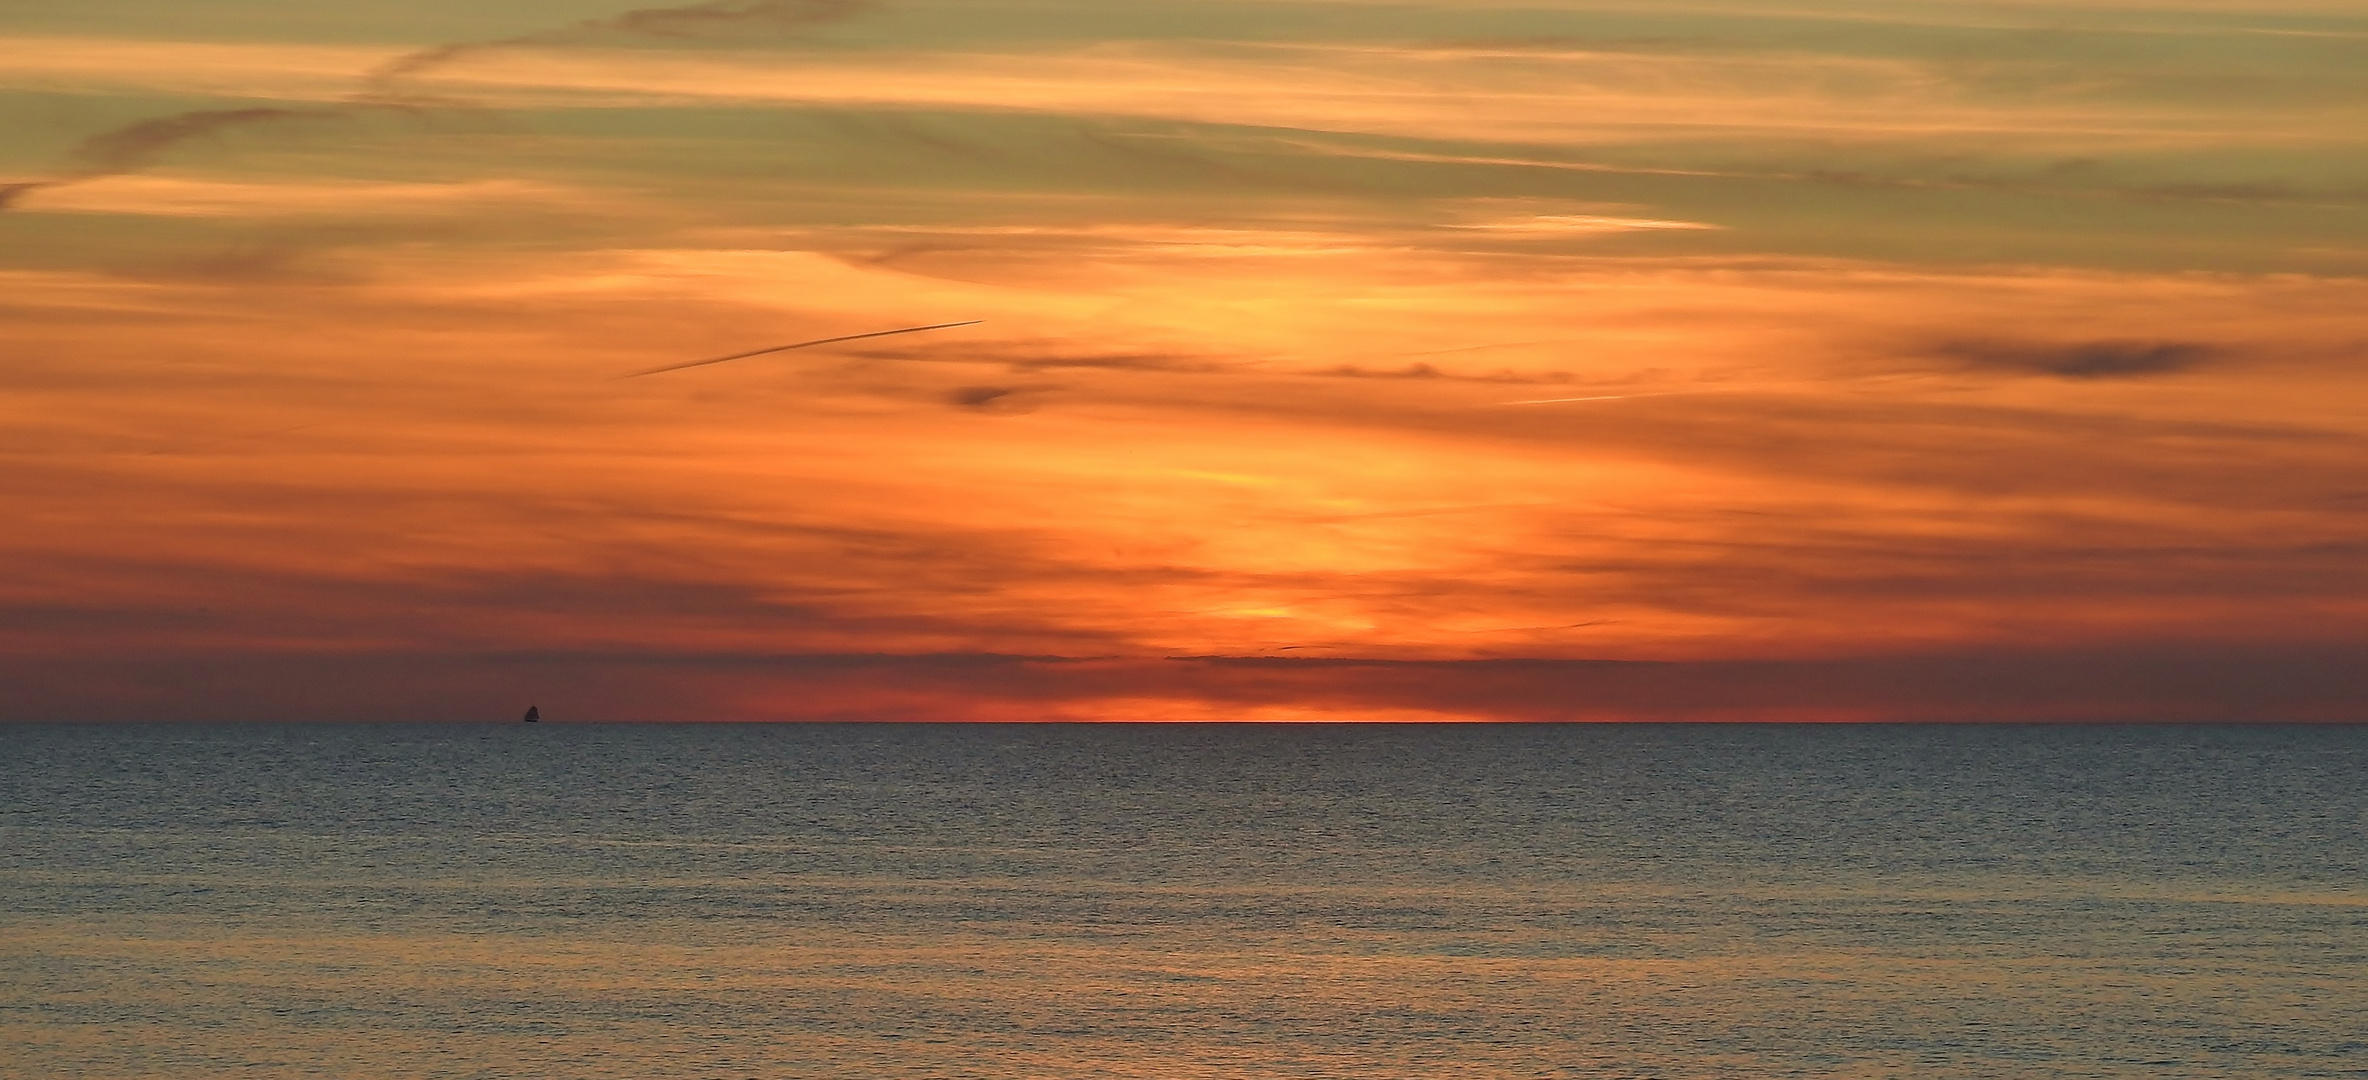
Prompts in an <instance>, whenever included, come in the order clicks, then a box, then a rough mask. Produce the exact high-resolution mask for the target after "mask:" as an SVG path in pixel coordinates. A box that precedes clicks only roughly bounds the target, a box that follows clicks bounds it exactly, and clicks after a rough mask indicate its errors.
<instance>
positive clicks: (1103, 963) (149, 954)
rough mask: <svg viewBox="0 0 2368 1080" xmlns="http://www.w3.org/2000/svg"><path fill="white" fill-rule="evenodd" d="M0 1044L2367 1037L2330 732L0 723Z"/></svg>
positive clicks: (1894, 1060)
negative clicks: (124, 724) (348, 725)
mask: <svg viewBox="0 0 2368 1080" xmlns="http://www.w3.org/2000/svg"><path fill="white" fill-rule="evenodd" d="M0 749H4V751H5V752H4V754H0V1074H4V1075H6V1076H9V1077H101V1078H104V1077H162V1076H173V1077H214V1076H238V1077H259V1078H266V1077H268V1078H276V1077H295V1076H325V1077H357V1078H359V1077H507V1078H521V1077H634V1078H661V1077H702V1078H704V1077H729V1078H743V1077H764V1078H768V1080H769V1078H774V1077H994V1078H1002V1077H1084V1076H1097V1077H1098V1076H1117V1077H1434V1076H1436V1077H1475V1078H1479V1077H1539V1076H1555V1077H1560V1076H1584V1077H1662V1078H1680V1077H1875V1076H1884V1077H1891V1076H1917V1077H2334V1076H2368V728H2335V727H2314V728H2294V727H2274V728H2255V727H2233V726H2231V727H2161V728H2153V727H1735V726H1706V727H1628V726H1455V727H1430V726H1391V727H1363V726H1329V727H1259V726H1213V727H1212V726H1172V727H1154V726H1042V727H1039V726H995V727H954V726H901V725H899V726H867V725H844V726H675V727H661V726H573V725H562V724H542V725H532V726H529V725H515V726H504V727H483V726H415V727H389V726H350V727H340V726H251V727H244V726H194V725H193V726H17V727H5V728H0Z"/></svg>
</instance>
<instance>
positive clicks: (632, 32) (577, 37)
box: [362, 0, 872, 101]
mask: <svg viewBox="0 0 2368 1080" xmlns="http://www.w3.org/2000/svg"><path fill="white" fill-rule="evenodd" d="M871 6H872V4H871V0H711V2H709V3H704V4H689V5H684V6H681V7H666V8H636V9H634V10H632V11H627V12H624V13H623V14H619V15H612V16H609V17H607V18H603V19H586V20H584V21H582V22H578V23H572V24H569V25H567V26H562V27H557V28H554V29H550V30H542V31H537V32H535V33H531V34H521V35H519V36H517V37H510V38H499V39H495V40H492V41H466V42H455V43H452V44H448V45H438V46H435V47H434V48H428V49H421V50H419V51H417V52H410V53H405V54H403V55H402V56H398V57H396V58H394V59H392V60H389V61H387V62H386V63H383V64H381V65H379V66H378V67H376V68H373V69H372V70H371V71H369V72H368V73H367V74H365V75H364V76H363V77H362V84H363V90H362V96H363V97H367V98H384V99H389V100H397V101H400V100H409V99H410V98H411V95H410V94H408V93H407V92H406V91H404V90H403V89H402V84H403V83H405V82H407V81H409V80H411V79H415V78H418V77H420V76H422V75H426V74H429V73H430V72H433V71H435V70H436V69H438V68H442V67H447V66H450V65H452V64H454V63H458V62H460V61H462V60H466V59H468V58H470V57H473V56H477V55H480V54H483V53H488V52H496V51H500V50H504V49H519V48H533V47H547V46H555V45H579V44H589V43H596V42H600V41H603V40H610V39H614V38H618V37H628V38H630V37H647V38H659V39H668V40H681V41H688V40H697V39H701V38H713V37H718V36H724V35H732V34H738V33H741V32H745V31H749V30H759V31H774V32H781V31H790V30H802V29H805V28H807V27H812V26H819V25H822V24H825V23H830V22H836V21H838V20H841V19H846V18H851V17H853V16H855V15H857V14H860V13H862V12H863V11H865V10H868V9H869V8H870V7H871Z"/></svg>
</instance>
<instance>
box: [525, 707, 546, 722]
mask: <svg viewBox="0 0 2368 1080" xmlns="http://www.w3.org/2000/svg"><path fill="white" fill-rule="evenodd" d="M542 718H543V710H541V709H538V708H535V707H534V706H532V705H529V706H527V707H526V717H525V719H524V721H523V722H524V723H529V724H532V723H535V722H537V721H539V720H541V719H542Z"/></svg>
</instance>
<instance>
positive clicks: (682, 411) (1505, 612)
mask: <svg viewBox="0 0 2368 1080" xmlns="http://www.w3.org/2000/svg"><path fill="white" fill-rule="evenodd" d="M484 7H485V6H484V5H476V6H464V5H460V4H457V3H426V4H406V5H393V4H381V3H375V2H372V3H359V4H348V5H339V6H338V7H337V9H336V10H335V11H334V12H325V11H319V10H314V9H311V8H301V7H298V6H294V5H292V4H289V3H283V2H280V0H232V2H231V3H229V4H227V5H225V4H209V5H203V6H200V5H195V4H192V3H182V2H173V3H165V2H159V0H105V2H100V3H95V4H93V5H91V6H90V7H88V8H87V9H78V10H77V11H75V12H70V13H68V12H56V13H46V14H40V15H26V14H17V15H7V16H0V58H4V59H0V117H4V118H5V121H6V123H7V125H8V128H9V130H11V131H12V132H22V133H25V134H24V136H23V137H21V138H12V139H11V140H10V141H9V143H8V145H7V146H6V147H5V150H4V151H0V153H4V155H5V156H4V159H0V168H4V169H5V174H0V183H6V182H11V181H13V182H14V183H16V184H18V185H21V186H17V187H12V188H6V189H0V190H5V191H7V193H8V194H7V195H6V199H7V209H6V211H5V212H4V213H0V278H4V279H5V282H6V285H7V289H6V291H5V293H4V294H0V305H4V308H5V312H6V316H5V318H0V416H4V417H5V423H0V455H5V458H6V466H7V468H6V471H5V473H4V474H0V475H4V478H0V499H4V500H5V506H6V508H7V510H8V513H9V517H10V519H11V520H12V521H14V522H15V526H14V527H13V528H11V529H8V530H6V531H5V532H4V533H0V555H4V556H5V557H6V559H7V560H8V563H9V565H10V567H11V572H10V573H9V574H7V575H4V576H0V668H4V669H5V670H4V671H0V677H4V678H5V679H6V681H7V682H8V683H9V684H11V685H12V687H13V689H12V690H11V691H10V693H9V694H8V695H7V698H6V700H4V701H0V715H4V716H6V717H8V718H15V719H83V718H89V719H109V718H158V719H171V718H257V719H280V718H287V719H299V718H319V719H341V718H363V719H401V718H413V719H463V718H488V719H511V718H514V716H515V714H516V713H517V712H518V711H520V710H521V709H523V707H524V705H525V704H526V703H527V702H529V701H532V702H536V703H539V704H540V705H542V707H543V708H544V710H545V712H546V714H548V715H551V716H553V717H555V718H560V719H671V720H691V719H798V718H831V719H999V720H1024V719H1110V720H1145V719H1196V720H1198V719H1317V720H1359V719H1376V720H1429V719H1519V720H1538V719H1622V718H1633V719H1755V718H1765V719H1997V720H2026V719H2031V720H2037V719H2080V718H2110V719H2146V718H2162V719H2310V720H2327V719H2360V718H2362V717H2363V714H2364V709H2363V702H2364V701H2368V676H2363V675H2360V674H2356V672H2358V671H2361V670H2364V669H2368V665H2363V664H2362V663H2361V661H2363V660H2368V656H2363V655H2362V653H2364V652H2368V649H2363V648H2362V647H2361V644H2360V643H2361V642H2362V641H2363V638H2364V633H2368V572H2364V571H2363V569H2362V568H2363V567H2368V558H2363V556H2364V555H2368V467H2364V464H2363V463H2368V452H2364V451H2368V365H2364V364H2363V363H2362V360H2363V350H2364V348H2368V315H2364V314H2363V313H2364V312H2368V276H2364V274H2368V216H2364V214H2363V209H2364V207H2368V170H2364V167H2363V164H2362V163H2363V162H2368V153H2364V152H2363V151H2364V150H2368V146H2363V143H2364V142H2368V134H2363V133H2364V132H2368V123H2363V122H2364V121H2368V15H2364V14H2362V13H2361V12H2360V11H2359V10H2358V8H2357V7H2356V5H2352V4H2338V3H2313V2H2308V0H2297V2H2276V0H2272V2H2270V3H2264V4H2253V3H2247V4H2235V3H2211V2H2202V0H2197V2H2187V3H2173V2H2149V0H2125V2H2114V3H2102V2H2100V3H2094V4H2088V5H2071V4H2016V3H1985V4H1971V3H1965V4H1952V3H1942V2H1933V0H1924V2H1904V3H1883V4H1876V3H1872V2H1861V3H1852V2H1837V3H1832V4H1824V5H1802V4H1792V3H1776V2H1740V3H1723V4H1702V5H1684V4H1679V5H1669V4H1658V3H1656V4H1646V3H1633V2H1629V3H1624V2H1612V0H1604V2H1586V0H1536V2H1522V0H1506V2H1502V3H1487V4H1480V3H1440V4H1426V5H1420V6H1416V7H1402V6H1390V5H1381V4H1360V3H1353V2H1340V0H1276V2H1265V3H1255V4H1251V3H1243V4H1227V3H1193V4H1182V3H1174V4H1170V3H1165V2H1148V3H1143V4H1132V5H1124V6H1119V5H1109V4H1086V3H1072V2H1068V0H1044V2H1038V3H1017V2H1011V3H1005V2H976V3H954V2H935V3H886V2H883V3H877V4H870V3H860V2H855V0H847V2H825V0H804V2H794V3H793V2H786V0H781V2H755V3H716V4H705V5H696V6H690V7H683V8H660V9H645V10H642V11H639V12H625V11H623V10H621V9H617V8H612V7H603V6H600V5H598V4H593V3H578V2H568V3H558V2H549V3H531V4H517V5H504V6H501V7H500V8H499V9H498V10H481V9H482V8H484ZM967 319H979V320H984V321H983V323H981V324H980V325H976V326H967V327H959V328H949V329H945V330H938V331H931V332H928V333H921V334H911V335H904V336H898V337H887V338H876V339H870V340H864V341H854V342H846V343H842V344H837V345H830V346H821V347H816V348H813V349H808V350H800V351H794V352H785V353H778V354H773V355H769V356H763V357H752V358H749V359H745V360H736V361H732V362H729V363H725V364H718V365H711V366H707V367H700V368H695V369H689V370H683V371H676V372H668V373H664V374H659V375H651V376H647V377H643V378H631V379H620V378H618V377H617V376H619V375H622V374H624V373H627V372H633V371H639V370H644V369H648V368H652V367H658V366H662V365H666V364H671V363H678V362H683V361H688V360H696V359H700V358H704V357H707V356H714V355H722V354H725V353H731V352H739V351H745V350H748V349H756V348H763V347H765V346H768V345H775V344H781V343H785V342H791V341H799V340H808V339H813V338H822V337H829V336H835V335H840V334H855V333H863V332H866V331H872V330H882V329H889V328H894V327H902V326H911V325H916V324H922V323H939V322H952V321H957V320H967ZM1226 658H1230V659H1226Z"/></svg>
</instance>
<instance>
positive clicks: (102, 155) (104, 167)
mask: <svg viewBox="0 0 2368 1080" xmlns="http://www.w3.org/2000/svg"><path fill="white" fill-rule="evenodd" d="M869 6H870V2H869V0H713V2H710V3H703V4H691V5H688V6H683V7H671V8H639V9H635V10H632V11H627V12H625V13H623V14H621V15H616V16H611V17H609V18H605V19H592V20H587V21H585V22H580V23H575V24H572V25H569V26H565V27H560V28H558V29H555V30H548V31H542V32H539V33H534V34H527V35H522V36H519V37H514V38H504V39H500V40H496V41H484V42H456V43H452V44H447V45H438V46H436V47H434V48H429V49H421V50H419V51H417V52H411V53H406V54H404V55H402V56H398V57H396V58H395V59H393V60H390V61H387V62H386V63H384V64H381V65H379V66H378V67H377V68H375V69H372V70H371V71H369V72H367V73H365V74H364V75H363V76H362V77H361V88H360V89H359V90H357V91H355V92H353V93H350V94H347V95H345V97H344V99H343V100H341V101H336V102H331V103H325V104H320V105H307V106H286V105H256V106H247V107H243V108H236V109H195V110H190V111H187V112H179V113H173V114H170V115H167V116H158V117H151V118H149V119H145V120H136V121H133V122H131V123H129V124H125V125H123V126H121V127H117V128H114V129H112V130H109V131H103V132H100V133H99V134H96V135H93V136H90V137H89V138H87V139H84V140H83V141H82V142H81V143H79V144H78V145H76V146H75V148H74V149H73V150H72V151H71V152H70V153H69V154H68V155H67V165H66V167H65V168H64V169H63V170H61V171H60V172H59V174H58V175H56V176H54V177H51V178H48V179H43V180H32V181H18V182H15V183H9V184H0V212H5V211H7V210H9V209H10V208H12V207H13V206H14V205H15V204H17V203H18V202H20V201H21V200H22V199H23V198H24V196H26V195H28V194H31V193H33V192H36V191H42V190H47V189H53V188H58V187H64V186H68V185H73V184H81V183H87V182H89V181H92V180H96V179H101V178H104V177H110V176H121V175H124V174H126V173H134V172H139V171H141V170H143V169H146V168H148V167H149V166H151V165H154V164H155V163H156V162H157V161H158V160H159V159H161V158H162V157H163V156H164V155H165V154H166V153H168V152H169V151H171V150H172V149H173V148H174V147H176V146H178V145H180V144H182V143H185V142H188V141H189V140H192V139H197V138H203V137H207V136H211V135H216V134H220V133H222V132H226V131H231V130H234V129H237V128H244V127H253V126H256V125H260V124H277V123H284V122H287V121H292V120H328V119H339V118H343V117H347V116H351V115H354V114H356V113H359V112H363V111H369V110H386V109H395V110H401V111H412V110H415V109H417V108H420V107H422V106H428V105H436V104H443V102H441V101H438V100H436V99H430V98H421V97H417V96H415V95H411V94H408V93H406V92H405V91H404V90H403V89H402V84H403V83H404V82H405V81H406V80H409V79H413V78H416V77H418V76H420V75H423V74H426V73H428V72H431V71H433V70H435V69H437V68H440V67H444V66H446V65H449V64H452V63H454V62H456V61H459V60H461V59H463V58H466V57H469V56H472V55H475V54H477V53H481V52H486V51H491V50H498V49H508V48H519V47H526V46H550V45H565V44H572V43H576V42H586V41H597V40H601V39H603V38H611V37H619V36H622V37H654V38H660V39H691V38H699V37H706V36H711V35H714V34H717V33H719V32H724V31H730V30H736V29H741V28H748V27H760V28H769V29H775V30H780V29H795V28H803V27H806V26H812V25H817V24H820V23H825V22H830V21H833V20H837V19H842V18H846V17H848V16H851V15H853V14H855V13H857V12H860V11H863V10H865V9H866V8H868V7H869Z"/></svg>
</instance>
